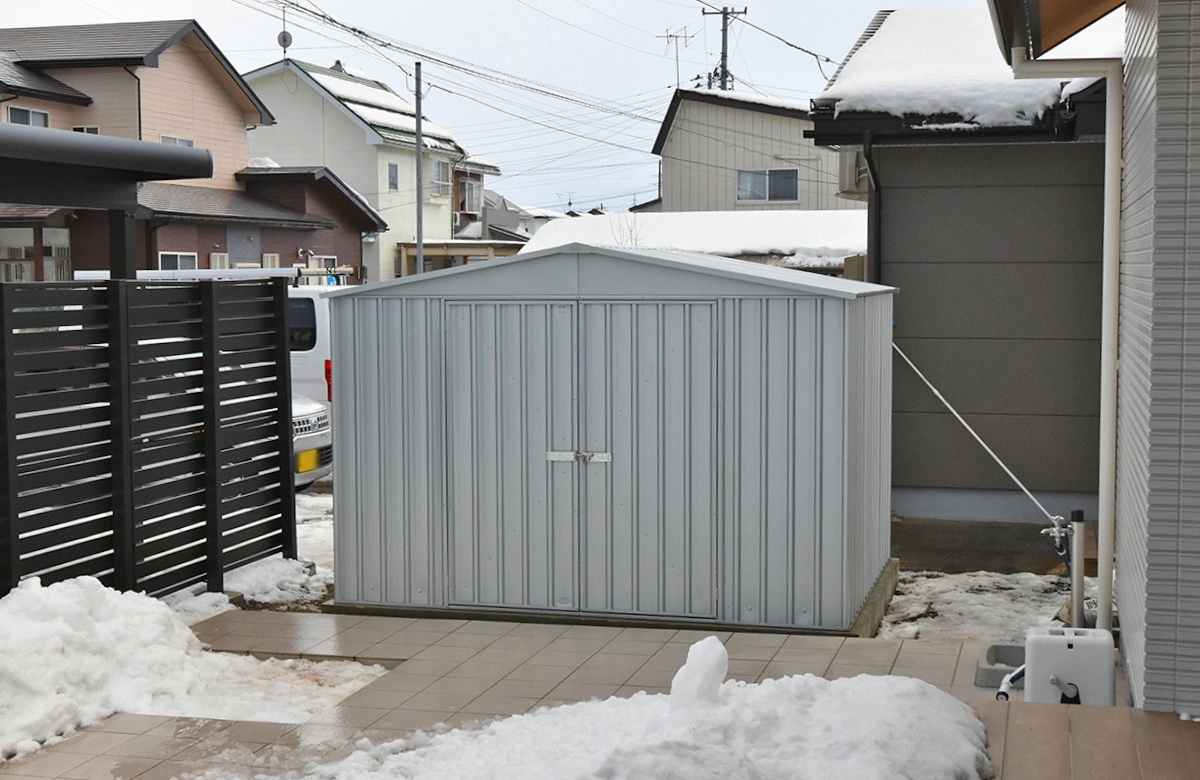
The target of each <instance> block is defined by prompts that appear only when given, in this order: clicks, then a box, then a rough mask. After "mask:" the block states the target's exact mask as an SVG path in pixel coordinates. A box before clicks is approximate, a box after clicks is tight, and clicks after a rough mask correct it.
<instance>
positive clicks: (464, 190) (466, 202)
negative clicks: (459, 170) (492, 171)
mask: <svg viewBox="0 0 1200 780" xmlns="http://www.w3.org/2000/svg"><path fill="white" fill-rule="evenodd" d="M479 190H480V186H479V182H478V181H476V180H475V179H459V180H458V210H459V211H467V212H470V213H472V214H478V213H479Z"/></svg>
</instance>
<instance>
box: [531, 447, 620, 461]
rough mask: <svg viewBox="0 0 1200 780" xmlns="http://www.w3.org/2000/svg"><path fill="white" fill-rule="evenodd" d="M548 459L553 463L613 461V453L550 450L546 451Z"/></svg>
mask: <svg viewBox="0 0 1200 780" xmlns="http://www.w3.org/2000/svg"><path fill="white" fill-rule="evenodd" d="M546 460H548V461H550V462H552V463H569V462H571V461H579V462H580V463H612V453H611V452H567V451H565V450H550V451H549V452H547V453H546Z"/></svg>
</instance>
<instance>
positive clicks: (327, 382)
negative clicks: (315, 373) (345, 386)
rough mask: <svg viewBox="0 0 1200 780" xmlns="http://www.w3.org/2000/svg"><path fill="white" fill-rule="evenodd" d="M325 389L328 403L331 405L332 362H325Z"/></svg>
mask: <svg viewBox="0 0 1200 780" xmlns="http://www.w3.org/2000/svg"><path fill="white" fill-rule="evenodd" d="M325 388H326V389H327V390H328V391H329V402H330V403H333V361H332V360H326V361H325Z"/></svg>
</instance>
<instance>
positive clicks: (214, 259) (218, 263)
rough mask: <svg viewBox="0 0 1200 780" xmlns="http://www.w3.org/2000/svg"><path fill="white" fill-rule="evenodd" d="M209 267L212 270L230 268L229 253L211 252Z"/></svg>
mask: <svg viewBox="0 0 1200 780" xmlns="http://www.w3.org/2000/svg"><path fill="white" fill-rule="evenodd" d="M208 267H209V268H212V269H225V268H228V267H229V253H228V252H210V253H209V255H208Z"/></svg>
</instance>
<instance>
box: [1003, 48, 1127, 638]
mask: <svg viewBox="0 0 1200 780" xmlns="http://www.w3.org/2000/svg"><path fill="white" fill-rule="evenodd" d="M1012 69H1013V76H1014V77H1016V78H1018V79H1046V78H1103V79H1105V80H1106V82H1105V93H1106V98H1105V100H1106V105H1105V115H1104V248H1103V254H1102V257H1103V266H1102V267H1103V270H1102V278H1103V286H1102V290H1101V295H1100V298H1101V319H1100V480H1099V481H1100V491H1099V518H1098V519H1099V529H1098V533H1097V542H1098V544H1097V547H1098V550H1097V564H1096V577H1097V579H1098V580H1099V591H1100V593H1099V599H1098V606H1097V609H1096V628H1103V629H1106V630H1109V631H1111V630H1112V595H1113V563H1114V558H1115V552H1116V544H1115V542H1116V499H1117V370H1118V366H1117V315H1118V311H1119V307H1120V300H1121V299H1120V289H1119V287H1120V281H1121V138H1122V135H1123V127H1122V123H1123V114H1124V91H1125V84H1124V71H1123V69H1122V61H1121V59H1120V58H1119V57H1115V58H1097V59H1063V60H1030V59H1029V56H1028V54H1027V52H1026V50H1025V49H1024V48H1021V47H1016V48H1013V49H1012Z"/></svg>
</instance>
